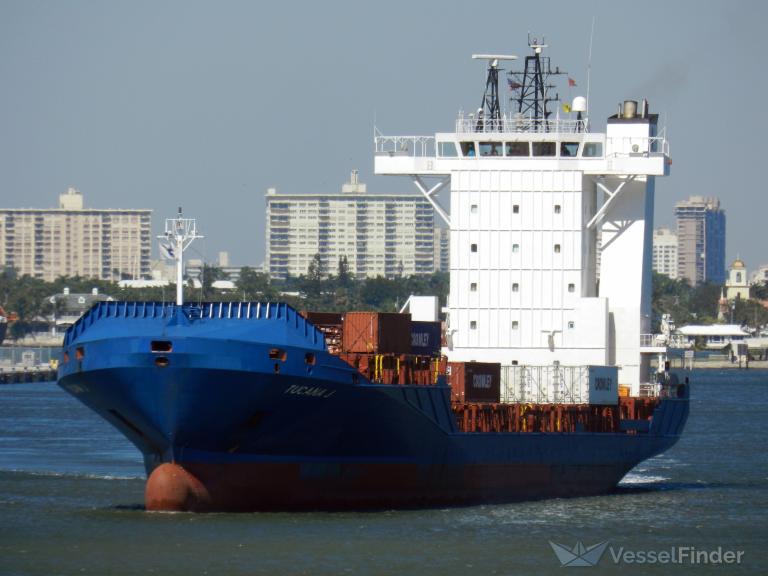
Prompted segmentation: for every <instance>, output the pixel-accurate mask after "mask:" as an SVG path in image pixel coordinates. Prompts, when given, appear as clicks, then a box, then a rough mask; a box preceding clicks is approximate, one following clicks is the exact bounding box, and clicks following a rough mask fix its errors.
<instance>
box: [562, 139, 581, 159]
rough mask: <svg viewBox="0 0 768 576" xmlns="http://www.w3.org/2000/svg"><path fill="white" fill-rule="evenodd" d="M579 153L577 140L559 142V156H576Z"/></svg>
mask: <svg viewBox="0 0 768 576" xmlns="http://www.w3.org/2000/svg"><path fill="white" fill-rule="evenodd" d="M578 153H579V143H578V142H561V143H560V156H567V157H576V156H577V155H578Z"/></svg>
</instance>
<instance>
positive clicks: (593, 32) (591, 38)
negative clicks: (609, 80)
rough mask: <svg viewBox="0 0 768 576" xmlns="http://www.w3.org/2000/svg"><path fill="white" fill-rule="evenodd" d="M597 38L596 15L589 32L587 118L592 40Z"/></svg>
mask: <svg viewBox="0 0 768 576" xmlns="http://www.w3.org/2000/svg"><path fill="white" fill-rule="evenodd" d="M594 38H595V17H594V16H592V30H591V31H590V32H589V58H588V59H587V118H589V86H590V82H591V80H592V40H594Z"/></svg>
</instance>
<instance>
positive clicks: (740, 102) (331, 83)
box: [0, 0, 768, 269]
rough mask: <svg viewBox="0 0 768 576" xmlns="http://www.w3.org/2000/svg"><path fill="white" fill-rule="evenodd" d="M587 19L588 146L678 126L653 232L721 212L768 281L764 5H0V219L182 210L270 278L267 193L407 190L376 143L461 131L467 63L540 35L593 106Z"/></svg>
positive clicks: (468, 86)
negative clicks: (633, 130)
mask: <svg viewBox="0 0 768 576" xmlns="http://www.w3.org/2000/svg"><path fill="white" fill-rule="evenodd" d="M593 21H594V35H593V36H592V38H593V39H592V62H591V79H590V86H591V88H590V95H589V97H590V117H591V123H592V129H593V131H603V130H604V127H605V119H606V118H607V117H608V116H609V115H611V114H614V113H615V111H616V109H617V105H618V102H620V101H622V100H625V99H635V100H639V99H642V98H647V99H648V100H649V103H650V111H651V112H653V113H658V114H659V115H660V124H662V125H665V126H666V128H667V136H668V138H669V141H670V148H671V156H672V160H673V165H672V174H671V175H670V176H669V177H667V178H661V179H658V180H657V182H656V212H655V224H656V226H661V225H667V226H674V212H673V211H674V205H675V203H676V202H677V201H679V200H682V199H685V198H687V197H688V196H690V195H703V196H717V197H719V198H720V200H721V205H722V207H723V208H724V209H725V211H726V216H727V243H726V254H727V260H728V262H730V261H731V260H732V259H734V258H735V257H736V256H737V255H738V256H740V257H741V258H742V259H743V260H745V262H746V264H747V266H748V267H749V268H751V269H754V268H756V267H757V266H759V265H761V264H768V250H767V249H766V245H767V244H766V242H765V241H764V238H765V237H764V236H763V234H764V233H765V220H766V216H767V215H768V193H766V190H765V181H764V178H763V177H761V176H760V173H761V172H760V170H761V165H762V163H763V162H766V161H768V157H766V156H765V155H764V154H763V149H762V148H763V145H764V142H763V141H762V140H763V139H765V138H766V135H767V134H768V130H767V129H768V121H767V120H766V119H767V118H768V115H767V114H766V111H765V108H766V105H765V104H766V100H767V99H768V72H766V71H765V69H764V66H765V62H766V59H767V57H768V34H765V22H766V21H768V3H765V2H762V1H760V0H754V1H746V0H728V1H719V0H709V1H707V2H699V1H693V0H691V1H681V0H677V1H674V0H665V1H661V2H660V1H656V0H644V1H642V2H627V1H624V0H612V1H599V0H582V1H581V2H573V1H572V0H569V1H546V0H540V1H535V2H531V1H527V2H520V1H517V0H514V1H512V0H506V1H495V0H486V1H484V2H469V3H468V2H455V1H453V0H425V1H418V0H410V1H403V0H388V1H387V2H369V1H364V0H358V1H349V2H344V1H336V0H327V1H325V2H309V1H307V2H296V1H291V0H283V1H281V2H256V1H234V0H229V1H216V2H214V1H208V2H202V1H194V0H184V1H170V0H155V1H142V0H132V1H117V0H112V1H101V0H70V1H61V0H48V1H39V0H0V86H1V87H0V206H2V207H3V208H22V207H32V208H49V207H55V206H56V205H57V202H58V195H59V194H60V193H63V192H64V191H66V189H67V188H68V187H69V186H74V187H76V188H77V189H79V190H80V191H81V192H82V193H83V195H84V199H85V204H86V206H87V207H92V208H150V209H152V210H153V220H152V223H153V224H152V225H153V232H154V233H155V234H159V233H161V232H162V229H163V224H164V218H166V217H172V216H173V215H174V214H175V212H176V209H177V207H178V206H179V205H181V206H183V208H184V212H185V214H186V215H187V216H189V217H195V218H197V220H198V229H199V231H201V232H202V233H203V234H205V235H206V238H205V239H204V240H200V241H198V243H197V244H196V245H195V248H196V250H197V256H199V257H203V258H205V259H207V260H209V261H214V260H215V259H216V256H217V253H218V252H219V251H222V250H225V251H228V252H229V254H230V261H231V262H232V263H234V264H237V265H246V264H248V265H258V264H260V263H261V262H263V260H264V212H265V200H264V194H265V192H266V190H267V188H269V187H275V188H277V189H278V191H279V192H285V193H331V192H337V191H339V190H340V189H341V185H342V184H343V183H344V181H346V180H347V179H348V178H349V173H350V171H351V170H352V169H353V168H356V169H358V170H359V171H360V179H361V181H363V182H365V183H367V184H368V191H369V192H415V190H414V187H413V184H412V183H411V182H410V180H409V179H407V178H400V177H391V176H374V175H373V132H374V126H376V127H378V129H379V130H380V131H381V132H383V133H384V134H388V135H406V134H408V135H414V134H419V135H431V134H434V133H435V132H447V131H451V130H452V126H453V123H454V121H455V118H456V114H457V112H458V111H459V110H466V111H470V110H474V109H476V108H478V107H479V106H480V103H481V100H482V96H483V89H484V86H485V70H484V65H483V64H481V63H480V62H478V61H474V60H472V59H471V54H473V53H478V52H483V53H505V54H508V53H512V54H517V55H518V56H520V57H522V56H524V55H526V54H527V52H528V48H527V36H528V33H529V32H530V33H531V35H532V36H536V37H538V38H541V37H542V36H543V37H545V38H546V42H547V44H548V45H549V49H548V51H547V54H548V55H549V56H550V57H551V59H552V64H553V66H554V65H557V66H559V67H560V68H561V69H562V70H566V71H567V72H568V76H569V77H571V78H573V79H574V80H575V81H576V83H577V87H576V88H573V89H571V90H570V91H569V89H568V88H567V87H566V86H563V87H562V89H561V90H560V93H561V95H562V96H568V97H572V96H576V95H578V94H583V93H584V92H585V91H586V85H587V68H588V62H589V46H590V30H591V28H592V23H593ZM504 93H505V94H506V95H509V93H508V92H506V91H505V92H504ZM443 203H444V204H447V194H446V197H445V198H444V199H443Z"/></svg>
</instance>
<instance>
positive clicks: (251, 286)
mask: <svg viewBox="0 0 768 576" xmlns="http://www.w3.org/2000/svg"><path fill="white" fill-rule="evenodd" d="M236 286H237V290H238V292H239V293H240V295H241V296H242V297H243V299H245V300H274V299H275V298H276V297H277V290H275V288H274V287H273V286H272V284H271V282H270V279H269V275H268V274H264V273H263V272H256V270H254V269H253V268H251V267H250V266H243V268H241V269H240V277H239V278H238V280H237V283H236Z"/></svg>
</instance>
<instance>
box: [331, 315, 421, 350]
mask: <svg viewBox="0 0 768 576" xmlns="http://www.w3.org/2000/svg"><path fill="white" fill-rule="evenodd" d="M342 349H343V350H344V352H359V353H367V354H408V353H409V352H410V351H411V315H410V314H394V313H385V312H347V313H346V314H345V315H344V329H343V336H342Z"/></svg>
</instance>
